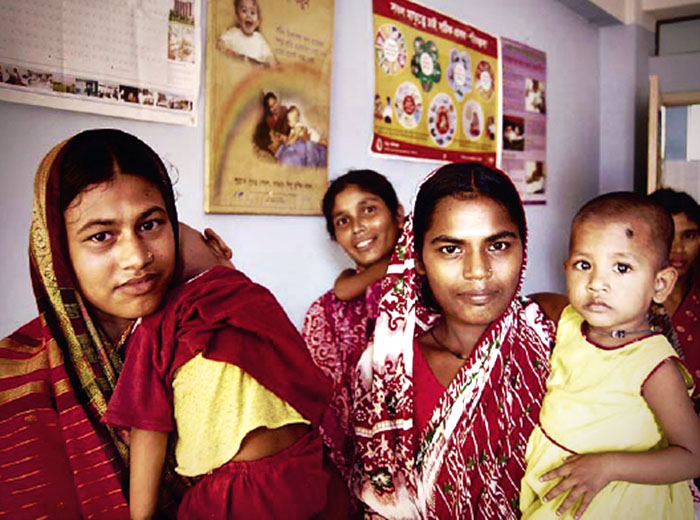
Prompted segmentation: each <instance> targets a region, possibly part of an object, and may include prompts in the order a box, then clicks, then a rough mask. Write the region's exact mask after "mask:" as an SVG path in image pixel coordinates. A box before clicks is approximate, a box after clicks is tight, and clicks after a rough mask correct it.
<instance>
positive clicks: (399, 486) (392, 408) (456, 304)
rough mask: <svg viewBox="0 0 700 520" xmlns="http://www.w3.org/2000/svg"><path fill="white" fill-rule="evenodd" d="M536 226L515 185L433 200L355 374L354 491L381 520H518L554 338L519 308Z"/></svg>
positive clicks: (408, 242) (411, 227)
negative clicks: (530, 229) (530, 226)
mask: <svg viewBox="0 0 700 520" xmlns="http://www.w3.org/2000/svg"><path fill="white" fill-rule="evenodd" d="M526 245H527V237H526V224H525V214H524V211H523V207H522V204H521V202H520V199H519V196H518V194H517V191H516V189H515V187H514V186H513V184H512V183H511V182H510V180H509V179H508V177H507V176H506V175H505V174H503V173H502V172H500V171H498V170H495V169H493V168H489V167H487V166H483V165H478V164H450V165H446V166H443V167H441V168H439V169H438V170H437V171H436V172H434V173H433V174H432V176H430V177H429V178H428V179H427V180H426V181H424V183H423V185H422V186H421V187H420V189H419V192H418V195H417V198H416V203H415V208H414V214H413V218H410V217H409V219H408V220H407V222H406V224H405V226H404V231H403V235H402V237H401V239H400V240H399V243H398V245H397V247H396V251H395V253H394V256H393V258H392V263H391V265H390V266H389V268H388V271H387V276H386V278H385V282H384V284H383V287H384V290H383V296H382V298H381V300H380V303H379V313H378V316H377V322H376V326H375V330H374V335H373V337H372V339H371V341H370V344H369V346H368V347H367V348H366V349H365V350H364V352H363V354H362V356H361V359H360V360H359V363H358V365H357V367H356V369H355V370H354V372H353V378H352V381H351V388H352V416H351V419H352V427H353V433H354V439H353V442H354V450H355V454H354V460H355V463H354V472H353V481H352V487H353V491H354V493H355V495H356V496H357V497H358V498H359V499H360V500H361V501H362V502H363V503H364V505H365V506H366V509H367V511H368V512H369V513H370V516H371V515H372V514H373V513H376V514H377V515H379V516H382V517H386V518H402V519H405V518H455V519H464V518H499V519H511V518H517V517H518V516H519V514H518V493H519V487H520V479H521V477H522V475H523V473H524V457H525V447H526V445H527V439H528V436H529V434H530V432H531V430H532V428H533V427H534V424H535V423H536V422H537V418H538V414H539V409H540V403H541V401H542V397H543V395H544V391H545V380H546V377H547V375H548V373H549V352H550V349H551V345H552V344H553V341H554V324H553V323H552V322H551V321H549V320H548V319H547V318H546V317H545V316H544V314H543V312H542V310H541V309H540V307H539V306H538V305H537V304H536V303H534V302H531V301H528V300H526V299H521V298H519V297H518V293H519V291H520V288H521V285H522V279H523V272H524V269H525V261H526Z"/></svg>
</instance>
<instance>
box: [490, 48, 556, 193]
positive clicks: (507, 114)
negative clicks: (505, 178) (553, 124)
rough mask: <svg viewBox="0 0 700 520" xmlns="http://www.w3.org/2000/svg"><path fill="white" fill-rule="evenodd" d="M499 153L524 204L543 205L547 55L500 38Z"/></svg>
mask: <svg viewBox="0 0 700 520" xmlns="http://www.w3.org/2000/svg"><path fill="white" fill-rule="evenodd" d="M501 51H502V53H503V135H502V137H503V153H502V156H501V166H502V167H503V169H504V170H505V171H507V172H508V173H509V174H510V176H511V178H512V179H513V182H514V183H515V185H516V186H517V187H518V190H519V191H520V196H521V197H522V199H523V201H524V202H525V203H526V204H544V203H545V202H546V201H547V197H546V193H547V189H546V179H547V175H546V174H547V172H546V168H545V165H546V160H547V94H546V85H547V55H546V54H545V53H544V52H542V51H540V50H537V49H534V48H532V47H530V46H528V45H525V44H522V43H519V42H516V41H513V40H509V39H508V38H501Z"/></svg>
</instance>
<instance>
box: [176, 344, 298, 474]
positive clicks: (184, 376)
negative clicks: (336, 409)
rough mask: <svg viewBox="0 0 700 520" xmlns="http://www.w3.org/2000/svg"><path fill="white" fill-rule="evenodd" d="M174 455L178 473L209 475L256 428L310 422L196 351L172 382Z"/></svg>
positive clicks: (233, 369)
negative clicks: (174, 430)
mask: <svg viewBox="0 0 700 520" xmlns="http://www.w3.org/2000/svg"><path fill="white" fill-rule="evenodd" d="M173 401H174V415H175V422H176V424H177V435H178V438H177V443H176V445H175V458H176V459H177V468H175V470H176V471H177V472H178V473H180V474H181V475H185V476H188V477H194V476H197V475H202V474H204V473H208V472H210V471H212V470H214V469H216V468H218V467H219V466H221V465H223V464H225V463H226V462H228V461H229V460H231V459H232V458H233V457H234V455H236V453H238V450H239V448H240V446H241V442H242V441H243V438H244V437H245V436H246V434H248V433H249V432H251V431H253V430H255V429H256V428H260V427H263V426H264V427H266V428H270V429H274V428H280V427H282V426H285V425H288V424H295V423H303V424H309V421H307V420H306V419H304V418H303V417H302V416H301V415H300V414H299V412H297V411H296V410H295V409H294V408H292V407H291V406H290V405H289V404H287V403H286V402H285V401H283V400H282V399H280V398H279V397H277V396H276V395H275V394H273V393H272V392H270V391H269V390H268V389H266V388H265V387H264V386H262V385H261V384H260V383H258V382H257V381H256V380H255V379H253V378H252V377H251V376H250V375H249V374H247V373H246V372H244V371H243V370H241V369H240V368H238V367H237V366H235V365H231V364H229V363H224V362H222V361H212V360H210V359H206V358H204V357H202V355H201V354H198V355H197V356H195V357H194V358H192V359H191V360H190V361H188V362H187V363H185V364H184V365H182V366H181V367H180V368H179V369H178V370H177V372H176V375H175V380H174V381H173Z"/></svg>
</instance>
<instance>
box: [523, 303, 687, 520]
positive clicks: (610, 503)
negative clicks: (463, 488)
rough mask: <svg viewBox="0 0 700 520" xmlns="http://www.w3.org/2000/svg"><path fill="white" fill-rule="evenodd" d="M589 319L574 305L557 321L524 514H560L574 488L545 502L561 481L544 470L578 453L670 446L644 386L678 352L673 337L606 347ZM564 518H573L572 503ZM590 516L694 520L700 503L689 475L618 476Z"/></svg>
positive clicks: (531, 448)
mask: <svg viewBox="0 0 700 520" xmlns="http://www.w3.org/2000/svg"><path fill="white" fill-rule="evenodd" d="M582 323H583V318H582V317H581V316H580V315H579V314H578V313H577V312H576V311H575V310H574V309H573V307H571V306H569V307H567V308H566V309H564V312H563V314H562V317H561V319H560V321H559V324H558V326H557V342H556V346H555V347H554V352H553V354H552V372H551V374H550V376H549V379H548V380H547V393H546V395H545V397H544V401H543V402H542V410H541V412H540V424H541V426H539V427H536V428H535V429H534V430H533V432H532V435H531V436H530V440H529V442H528V446H527V451H526V453H525V461H526V463H527V469H526V471H525V476H524V477H523V480H522V485H521V494H520V508H521V510H522V512H523V519H535V518H536V519H542V518H557V517H556V515H555V511H556V509H557V508H558V507H559V505H561V503H562V501H563V500H564V498H565V497H566V493H564V494H562V495H559V496H558V497H557V498H556V499H554V500H550V501H549V502H543V501H542V497H543V496H544V495H545V494H546V493H547V492H548V491H549V490H550V489H552V488H553V487H554V486H555V485H556V484H557V483H558V480H551V481H548V482H540V481H539V477H540V476H542V475H543V474H544V473H546V472H547V471H550V470H553V469H555V468H557V467H559V466H561V465H562V463H563V459H564V458H565V457H567V456H569V455H570V454H571V452H576V453H581V454H586V453H603V452H607V451H631V452H640V451H649V450H656V449H660V448H663V447H665V446H666V445H667V443H666V439H665V437H664V434H663V431H662V430H661V428H660V427H659V425H658V424H657V422H656V419H655V417H654V414H653V413H652V411H651V410H650V409H649V406H648V405H647V403H646V400H645V399H644V397H642V387H643V385H644V382H645V381H646V379H647V378H648V377H649V375H650V374H651V373H652V372H653V371H654V369H655V368H656V367H658V366H659V365H660V364H661V363H663V362H664V361H665V360H667V359H668V358H672V357H677V354H676V353H675V351H674V350H673V348H672V347H671V345H670V343H669V342H668V341H667V340H666V338H665V337H664V336H662V335H659V334H657V335H654V336H650V337H647V338H644V339H641V340H639V341H633V342H630V343H627V344H625V345H623V346H620V347H617V348H605V347H602V346H597V345H595V344H593V343H591V342H590V341H588V339H587V338H586V337H585V336H584V335H583V333H582V331H581V325H582ZM678 366H679V367H681V365H680V364H679V365H678ZM681 372H682V373H683V376H684V377H685V378H686V382H688V383H689V384H690V387H691V388H692V380H690V379H689V374H688V373H687V371H685V369H683V368H681ZM564 448H567V449H568V450H571V451H567V450H566V449H564ZM560 518H572V516H571V510H570V511H569V512H568V513H567V514H566V515H565V516H563V517H560ZM583 518H585V519H589V520H593V519H601V520H602V519H605V520H608V519H610V518H635V519H636V518H640V519H642V518H643V519H646V518H659V519H661V518H673V519H674V520H675V519H689V520H692V518H693V502H692V498H691V495H690V489H689V487H688V483H687V482H677V483H675V484H669V485H647V484H632V483H629V482H618V481H615V482H611V483H609V484H608V485H607V486H605V487H604V488H603V489H602V490H601V491H600V492H599V493H598V494H597V495H596V496H595V498H594V499H593V501H592V502H591V504H590V505H589V507H588V509H587V510H586V512H585V513H584V515H583Z"/></svg>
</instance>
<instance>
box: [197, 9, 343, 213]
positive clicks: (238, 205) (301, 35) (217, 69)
mask: <svg viewBox="0 0 700 520" xmlns="http://www.w3.org/2000/svg"><path fill="white" fill-rule="evenodd" d="M333 11H334V8H333V0H257V1H256V0H236V1H234V0H209V15H208V24H207V27H208V29H207V31H208V34H207V71H206V118H205V121H206V154H205V156H206V184H205V209H206V211H207V212H210V213H257V214H278V215H319V214H320V213H321V198H322V197H323V193H324V192H325V190H326V185H327V179H328V173H327V165H328V140H329V135H328V134H329V126H330V125H329V111H330V75H331V60H332V45H333Z"/></svg>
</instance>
